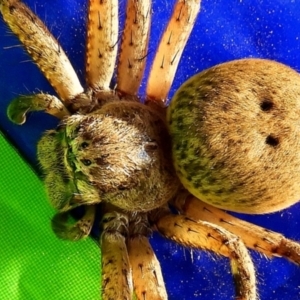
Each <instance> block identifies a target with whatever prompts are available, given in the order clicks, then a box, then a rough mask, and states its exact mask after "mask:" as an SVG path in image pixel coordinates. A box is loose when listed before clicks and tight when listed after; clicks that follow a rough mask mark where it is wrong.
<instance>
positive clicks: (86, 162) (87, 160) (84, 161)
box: [81, 159, 92, 167]
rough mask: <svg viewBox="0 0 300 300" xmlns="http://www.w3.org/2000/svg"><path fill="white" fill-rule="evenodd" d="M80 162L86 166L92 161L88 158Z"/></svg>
mask: <svg viewBox="0 0 300 300" xmlns="http://www.w3.org/2000/svg"><path fill="white" fill-rule="evenodd" d="M81 162H82V163H83V164H84V165H85V166H87V167H88V166H90V165H91V164H92V162H91V161H90V160H89V159H83V160H82V161H81Z"/></svg>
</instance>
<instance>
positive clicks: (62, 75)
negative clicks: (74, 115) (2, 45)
mask: <svg viewBox="0 0 300 300" xmlns="http://www.w3.org/2000/svg"><path fill="white" fill-rule="evenodd" d="M0 12H1V14H2V16H3V19H4V21H5V22H6V24H8V26H9V27H10V29H11V31H12V32H13V33H14V34H16V35H17V36H18V38H19V40H20V41H21V42H22V43H23V44H24V46H25V49H26V50H27V52H28V53H29V54H30V56H31V57H32V58H33V60H34V61H35V63H36V64H37V65H38V67H39V69H40V70H41V71H42V72H43V74H44V75H45V77H46V78H47V79H48V81H49V82H50V84H51V85H52V86H53V88H54V89H55V90H56V92H57V94H58V95H59V97H60V98H61V99H62V100H64V101H69V100H71V99H73V98H75V97H76V96H77V95H79V94H81V93H83V88H82V86H81V84H80V82H79V79H78V77H77V75H76V73H75V71H74V69H73V67H72V66H71V63H70V61H69V59H68V58H67V56H66V54H65V53H64V51H63V49H62V48H61V46H60V45H59V44H58V42H57V40H56V39H55V38H54V37H53V36H52V34H51V33H50V32H49V31H48V29H47V28H46V26H45V25H44V24H43V22H42V21H41V20H40V19H39V18H38V17H37V16H36V15H35V14H34V13H33V12H32V11H31V10H30V9H29V8H28V7H27V6H26V5H25V4H23V3H22V2H21V1H17V0H1V1H0Z"/></svg>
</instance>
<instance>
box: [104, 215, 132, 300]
mask: <svg viewBox="0 0 300 300" xmlns="http://www.w3.org/2000/svg"><path fill="white" fill-rule="evenodd" d="M101 229H102V234H101V238H100V247H101V252H102V291H101V294H102V299H103V300H111V299H123V300H132V295H133V286H132V272H131V268H130V263H129V258H128V253H127V248H126V242H125V236H127V234H128V218H127V216H125V215H123V214H121V213H118V212H115V211H113V212H107V213H105V214H104V216H103V218H102V222H101Z"/></svg>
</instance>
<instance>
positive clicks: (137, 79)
mask: <svg viewBox="0 0 300 300" xmlns="http://www.w3.org/2000/svg"><path fill="white" fill-rule="evenodd" d="M150 20H151V0H147V1H138V0H129V1H128V4H127V12H126V22H125V27H124V31H123V35H122V44H121V48H120V55H119V63H118V69H117V79H118V82H117V89H118V91H120V92H121V93H124V94H127V95H135V94H136V93H137V92H138V89H139V87H140V84H141V80H142V76H143V74H144V69H145V64H146V56H147V50H148V40H149V32H150Z"/></svg>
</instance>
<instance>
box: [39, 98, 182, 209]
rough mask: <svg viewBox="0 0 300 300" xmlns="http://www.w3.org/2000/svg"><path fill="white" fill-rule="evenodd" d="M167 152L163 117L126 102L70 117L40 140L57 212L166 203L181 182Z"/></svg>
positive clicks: (168, 151)
mask: <svg viewBox="0 0 300 300" xmlns="http://www.w3.org/2000/svg"><path fill="white" fill-rule="evenodd" d="M48 153H55V156H56V157H55V159H53V157H52V156H49V154H48ZM168 153H170V141H169V136H168V133H167V130H166V126H165V123H164V122H163V120H162V119H161V117H160V115H159V114H158V113H157V112H155V111H154V110H153V109H151V108H147V107H146V106H145V105H142V104H140V103H136V102H126V101H122V102H111V103H108V104H105V105H104V106H103V107H102V108H101V109H98V110H96V111H94V112H91V113H89V114H87V115H80V114H78V115H73V116H71V117H68V118H67V119H66V120H64V121H62V123H61V125H60V126H59V129H58V131H57V132H53V131H51V132H49V133H47V134H45V135H44V137H43V138H42V139H41V141H40V142H39V144H38V156H39V160H40V162H41V165H42V166H43V168H44V171H45V174H46V175H45V182H46V187H47V189H48V194H49V196H50V195H51V201H52V203H53V205H54V206H55V207H56V208H57V209H59V210H68V209H70V208H74V207H75V206H79V205H82V204H96V203H100V202H107V203H111V204H114V205H115V206H117V207H119V208H122V209H125V210H127V211H149V210H152V209H155V208H158V207H160V206H162V205H164V204H166V203H167V201H169V200H170V199H171V198H172V197H173V196H174V195H175V194H176V192H177V190H178V187H179V186H180V185H179V182H178V180H177V177H176V175H175V172H174V169H173V165H172V163H171V162H170V159H169V157H168ZM53 162H55V163H53ZM67 178H68V179H67ZM52 182H55V184H52ZM58 182H61V185H60V188H58V186H57V183H58ZM66 186H67V187H69V188H66ZM158 187H161V188H158ZM80 199H81V200H80Z"/></svg>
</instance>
